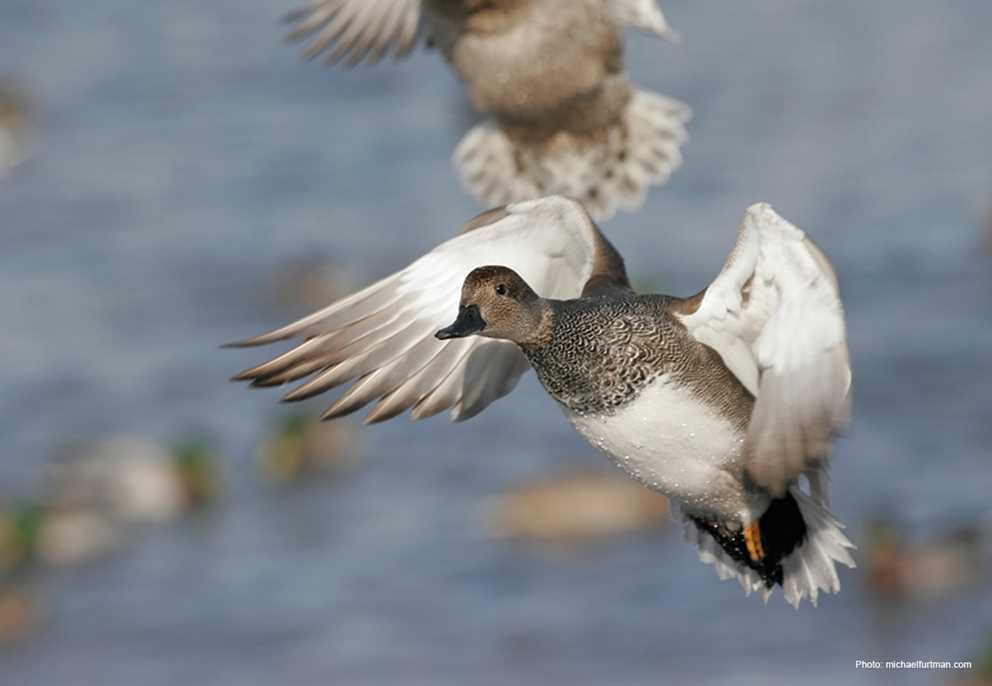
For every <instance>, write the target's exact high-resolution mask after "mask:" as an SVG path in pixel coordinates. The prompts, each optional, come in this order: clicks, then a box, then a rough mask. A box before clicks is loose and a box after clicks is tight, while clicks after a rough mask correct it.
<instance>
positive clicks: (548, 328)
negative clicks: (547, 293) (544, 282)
mask: <svg viewBox="0 0 992 686" xmlns="http://www.w3.org/2000/svg"><path fill="white" fill-rule="evenodd" d="M555 303H556V301H554V300H546V299H544V298H540V299H538V301H537V302H536V303H535V304H534V305H533V307H534V308H535V313H534V321H535V324H534V326H533V327H532V328H531V329H530V331H529V332H528V334H527V336H525V337H524V338H521V339H520V340H517V341H516V344H517V345H519V346H520V348H521V350H523V351H524V353H525V354H526V355H527V356H528V357H530V356H531V355H532V354H533V353H536V352H538V351H540V350H543V349H544V348H546V347H547V346H548V345H550V344H551V340H552V338H553V337H554V325H555Z"/></svg>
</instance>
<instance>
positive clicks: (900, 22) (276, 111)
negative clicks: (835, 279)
mask: <svg viewBox="0 0 992 686" xmlns="http://www.w3.org/2000/svg"><path fill="white" fill-rule="evenodd" d="M285 9H287V6H286V5H285V4H284V2H283V1H282V0H259V1H256V2H250V3H244V2H236V1H235V0H214V2H210V3H196V2H169V3H134V2H125V1H124V0H89V1H88V2H76V1H74V0H48V1H47V2H44V3H41V2H37V1H36V0H5V1H4V2H3V3H2V4H0V73H3V74H6V75H8V76H12V77H15V78H16V79H17V80H18V81H19V82H20V83H21V84H23V85H24V86H25V87H27V88H28V89H29V90H30V92H31V94H32V96H33V97H34V99H35V101H36V103H37V104H38V107H39V111H40V120H39V123H38V129H39V135H38V137H37V139H36V140H35V141H34V144H33V151H32V152H33V159H32V161H30V162H28V163H26V164H25V165H24V166H23V167H21V168H20V169H18V171H17V173H16V174H14V175H13V176H12V177H11V178H9V179H7V180H5V181H3V182H2V186H0V236H2V242H3V249H2V250H0V321H2V322H3V328H4V332H3V336H2V340H3V342H2V353H3V354H2V355H0V379H2V383H3V391H2V394H0V435H2V436H3V437H4V448H5V450H4V452H5V456H4V458H3V460H2V461H0V490H2V492H3V494H6V495H11V494H17V493H21V492H28V491H30V489H32V488H33V487H34V485H35V482H36V480H37V475H38V473H39V472H40V470H41V468H42V466H43V464H44V463H45V461H46V460H47V459H48V456H49V455H50V454H51V452H52V451H53V450H55V449H57V448H58V447H60V446H61V445H63V444H65V443H66V442H69V441H74V440H80V439H93V438H98V437H101V436H103V435H105V434H107V433H128V434H138V435H144V436H150V437H154V438H160V439H168V438H169V437H172V436H175V435H176V434H177V433H180V432H186V431H190V430H195V431H200V432H204V433H205V434H207V435H208V436H210V437H212V438H213V439H214V440H216V441H217V442H218V444H219V445H220V447H221V448H222V449H223V451H224V453H225V454H226V455H227V456H229V458H230V459H229V461H228V463H227V485H228V493H227V498H226V502H225V504H224V505H223V506H222V507H221V508H219V510H218V511H217V512H215V513H214V514H212V515H209V516H207V517H205V518H203V519H200V520H194V521H191V522H189V523H186V524H182V525H178V526H175V527H171V528H165V529H161V530H158V531H156V532H154V533H152V534H151V535H150V536H149V537H148V538H147V539H146V540H145V541H143V542H142V543H141V544H139V545H138V546H136V547H135V548H133V549H132V550H129V551H128V552H126V553H125V554H123V555H121V556H119V557H117V558H115V559H113V560H112V561H110V562H108V563H106V564H101V565H97V566H93V567H88V568H84V569H82V570H79V571H75V572H65V573H61V574H59V575H57V576H56V577H55V578H54V579H52V580H51V582H50V583H49V585H50V586H51V593H52V598H51V607H52V618H51V626H50V627H49V628H48V630H47V631H46V632H45V633H44V634H43V635H42V636H41V637H40V638H39V639H38V640H36V641H33V642H29V643H25V644H23V645H21V646H19V647H18V648H17V649H16V650H10V651H6V652H3V653H0V681H2V683H3V684H5V686H6V685H10V686H15V685H17V686H20V685H25V686H26V685H36V684H37V685H39V686H41V685H45V686H48V685H52V684H107V685H113V684H135V683H141V684H143V685H145V686H156V685H159V684H161V685H162V686H165V685H169V686H171V685H172V684H176V683H192V684H216V685H218V686H235V685H236V686H246V685H250V684H271V683H285V684H332V683H333V684H339V683H340V684H498V683H509V682H526V683H541V684H566V683H567V684H605V683H609V684H647V683H668V682H684V683H710V684H720V683H727V684H742V683H745V684H746V683H762V684H764V683H782V684H792V683H797V682H799V681H800V680H801V681H802V683H824V684H827V683H829V684H834V683H887V682H891V681H892V680H893V679H895V678H898V679H899V681H900V682H906V683H934V682H935V681H940V680H942V679H944V678H946V677H947V676H949V675H943V674H939V673H933V672H903V673H899V674H893V673H891V672H864V671H860V672H859V671H855V669H854V661H855V660H856V659H861V658H867V659H871V658H879V659H883V660H884V659H898V658H904V659H947V660H951V659H958V658H969V657H973V656H970V655H969V650H970V649H971V646H972V638H973V637H974V636H976V635H977V633H978V632H979V631H980V630H981V629H983V628H985V627H986V626H987V625H988V624H989V622H990V621H992V593H990V592H989V591H990V590H992V584H990V583H989V582H988V581H986V583H985V584H984V585H983V586H980V587H978V588H976V589H973V590H968V591H963V592H962V593H960V594H958V595H955V596H952V597H951V598H950V599H949V600H946V601H943V602H939V603H938V602H933V603H920V604H916V605H911V606H909V607H905V608H902V609H894V610H893V609H889V610H883V609H880V608H879V606H878V605H877V604H876V603H875V602H874V601H873V600H872V598H871V597H870V595H869V594H868V592H867V590H866V588H865V586H864V583H863V580H862V579H863V577H862V575H861V573H860V572H859V571H855V572H842V573H841V577H842V582H843V584H844V590H843V592H842V593H841V594H840V595H839V596H837V597H828V598H825V599H824V600H823V601H822V602H821V607H820V608H819V609H817V610H813V609H812V608H810V607H808V606H806V607H803V608H802V610H801V611H800V612H798V613H797V612H795V611H793V610H792V608H790V607H788V606H787V605H786V604H785V603H784V602H783V601H782V599H781V596H780V594H776V595H775V596H774V597H773V598H772V599H771V601H770V602H769V603H768V605H767V607H766V606H764V605H762V603H761V601H760V600H756V599H755V598H745V597H743V594H742V593H741V591H740V589H739V587H737V586H736V585H735V584H732V583H729V582H728V583H721V582H719V581H718V580H717V579H716V578H715V575H714V573H713V571H712V569H710V568H708V567H704V566H703V565H701V564H700V563H699V562H698V560H697V558H696V553H695V551H694V550H692V549H691V548H689V547H688V546H686V545H685V544H683V543H682V542H681V540H680V537H679V536H678V535H676V534H674V533H673V534H671V535H668V536H663V537H649V538H640V539H632V540H623V541H618V542H616V543H615V544H611V545H609V546H607V547H606V548H603V549H599V550H596V551H594V552H590V553H586V554H572V555H560V554H551V553H549V554H544V553H540V552H537V551H534V550H526V549H520V548H516V547H512V546H508V545H505V544H494V543H492V542H490V541H488V540H486V539H485V538H484V536H483V533H482V529H481V527H480V526H479V522H478V506H479V500H480V498H481V497H482V496H486V495H490V494H492V493H495V492H498V491H500V490H502V489H504V488H507V487H509V486H511V485H513V484H517V483H520V482H521V481H523V480H526V479H528V478H530V477H533V476H537V475H540V474H544V473H546V472H548V471H550V470H552V469H556V468H560V467H563V466H565V465H575V466H589V465H594V464H598V462H597V460H598V459H599V458H597V457H596V456H595V455H592V454H591V453H590V451H589V449H588V448H586V447H585V446H584V445H583V444H582V442H581V440H580V439H579V438H578V437H577V436H576V435H575V434H574V432H573V431H572V429H571V428H570V427H569V425H568V424H567V423H566V421H565V420H564V419H563V418H562V416H561V415H560V413H559V411H558V410H557V409H556V407H555V406H554V404H553V403H552V401H551V400H550V399H548V398H547V397H546V396H545V395H544V394H543V393H542V392H541V390H540V389H539V387H538V386H537V384H536V382H535V381H534V380H533V378H531V379H529V380H528V381H526V382H525V383H522V384H521V387H520V388H519V389H518V390H517V391H516V392H515V393H514V394H513V395H512V398H508V399H504V400H502V401H500V402H498V403H496V404H495V405H494V406H493V407H492V408H490V409H489V410H488V411H487V412H486V413H484V414H483V415H482V416H480V417H479V418H477V419H476V420H473V421H472V422H469V423H467V424H463V425H458V426H451V425H448V424H447V423H446V422H445V420H444V419H442V418H438V419H434V420H431V422H430V423H428V424H411V423H409V422H406V421H403V420H399V421H393V422H391V423H389V424H386V425H382V426H377V427H374V428H369V429H366V430H363V432H362V436H361V438H362V445H363V451H364V454H365V457H366V464H365V467H364V468H363V469H362V470H360V471H359V472H358V473H357V474H356V475H354V476H353V477H350V478H348V479H347V480H344V481H341V482H338V483H334V484H332V485H330V486H327V487H318V486H314V487H308V488H304V489H301V490H298V491H293V492H292V493H291V494H287V493H285V492H272V491H271V490H267V489H265V488H263V486H262V485H261V484H260V483H259V480H258V478H257V474H256V471H255V464H254V462H255V456H254V446H255V444H256V442H257V441H258V440H259V438H260V437H261V435H262V433H263V432H264V431H265V429H266V427H267V426H269V425H270V424H271V422H272V420H273V418H275V417H276V416H278V415H279V414H280V412H282V409H281V408H280V407H279V406H277V404H276V402H275V401H276V398H277V396H276V395H275V394H273V393H249V392H248V391H246V390H245V389H244V388H242V387H238V386H234V385H232V384H228V383H227V381H226V379H227V377H228V376H229V375H230V374H231V373H233V372H234V371H237V370H238V369H240V368H241V367H244V366H246V365H248V364H249V363H251V362H253V361H258V360H259V359H260V357H259V356H258V354H257V351H256V352H255V353H253V352H251V351H249V352H230V351H221V350H219V349H218V347H217V346H218V344H219V343H221V342H223V341H226V340H230V339H233V338H238V337H242V336H245V335H248V334H253V333H257V332H259V331H261V330H263V329H265V328H268V327H271V326H275V325H277V324H280V323H283V322H284V320H285V318H286V316H287V315H286V313H285V312H280V311H278V310H277V309H275V308H272V307H270V306H268V305H267V303H268V299H269V296H268V289H269V287H270V284H271V282H272V279H273V275H274V274H275V273H276V271H277V270H278V268H279V267H280V266H281V265H285V264H287V263H288V262H289V261H291V260H294V259H299V258H301V257H313V256H315V255H317V256H320V255H323V256H325V257H326V259H327V260H328V261H333V262H337V263H339V264H347V265H349V268H350V270H351V272H352V273H353V274H357V275H359V278H360V279H361V280H367V279H372V278H375V277H378V276H380V275H382V274H384V273H387V272H388V271H391V270H393V269H395V268H398V267H400V266H402V265H403V264H405V263H406V262H408V261H409V260H411V259H412V258H414V257H416V256H417V255H419V254H420V253H421V252H422V251H424V250H426V249H427V248H429V247H431V246H432V245H434V244H435V243H437V242H439V241H440V240H442V239H443V238H445V237H447V236H449V235H450V234H452V232H453V231H454V230H455V229H456V228H457V227H458V226H459V224H460V223H461V222H462V221H464V220H465V219H467V218H468V217H469V216H471V215H472V214H474V213H475V212H476V210H477V208H475V207H474V206H473V204H472V202H471V201H470V200H469V199H468V198H467V197H466V196H465V195H463V194H462V193H461V191H460V190H459V188H458V187H457V182H456V180H455V176H454V174H453V172H452V170H451V168H450V167H449V162H448V159H449V155H450V153H451V151H452V149H453V147H454V145H455V143H456V142H457V140H458V138H459V137H460V135H461V134H462V131H463V126H464V123H465V117H464V114H463V104H462V102H461V93H460V90H459V88H458V86H457V84H456V83H455V81H454V78H453V77H452V76H451V74H450V73H449V72H448V71H447V70H446V69H445V68H444V66H443V65H442V64H441V63H440V61H439V60H438V59H437V58H436V57H435V56H431V55H425V54H419V55H417V56H416V57H415V58H414V59H412V60H410V61H408V62H406V63H403V64H401V65H392V66H390V65H383V66H380V67H379V68H364V69H356V70H354V71H351V72H342V71H334V70H324V69H320V68H318V67H317V66H314V65H309V66H307V65H303V64H301V63H300V61H299V59H298V56H297V51H296V50H294V49H291V48H287V47H285V46H283V45H282V44H281V41H280V32H281V31H282V29H281V28H280V26H279V24H278V22H277V20H278V18H279V17H280V15H281V14H282V12H283V11H284V10H285ZM665 9H666V12H667V14H668V15H669V18H670V20H671V21H672V23H673V24H674V26H675V27H676V28H677V29H678V30H679V32H680V33H681V35H682V37H683V42H682V44H681V45H668V44H662V43H658V42H657V41H654V40H651V39H649V38H647V37H641V36H638V37H635V38H633V39H632V41H631V45H630V50H629V53H628V66H629V69H630V71H631V73H632V75H633V78H634V80H635V81H636V82H638V83H639V84H641V85H642V86H646V87H650V88H653V89H656V90H658V91H660V92H663V93H666V94H670V95H673V96H675V97H678V98H681V99H683V100H685V101H686V102H688V103H690V104H691V105H692V107H693V109H694V111H695V119H694V121H693V123H692V125H691V135H692V141H691V142H690V144H689V145H688V146H687V147H686V148H685V156H686V162H685V166H684V167H683V168H682V169H681V170H680V171H679V172H678V173H677V174H676V175H675V176H674V178H673V180H672V182H671V183H670V184H669V185H668V186H667V187H666V188H664V189H662V190H660V191H655V192H653V193H652V194H651V195H650V198H649V200H648V202H647V204H646V206H645V207H644V209H643V210H642V211H641V212H640V213H638V214H636V215H629V216H622V217H618V218H617V219H615V220H613V221H611V222H608V223H607V224H606V225H605V229H606V231H607V232H608V233H609V234H610V236H611V237H612V238H613V239H614V241H615V242H616V244H617V245H618V247H619V248H620V249H621V251H622V252H624V253H625V254H626V255H627V258H628V267H629V269H630V271H631V273H632V274H633V275H634V276H635V278H637V279H638V280H640V281H641V282H646V283H650V284H652V285H653V286H655V287H657V288H659V289H664V290H665V291H668V292H672V293H676V294H685V293H689V292H695V291H696V290H698V289H699V288H700V287H702V286H703V285H704V284H705V283H707V282H708V280H709V279H710V278H711V277H712V275H713V274H715V272H716V271H717V270H718V268H719V267H720V265H721V264H722V261H723V259H724V258H725V256H726V255H727V253H728V252H729V250H730V248H731V246H732V244H733V240H734V231H735V227H736V224H737V221H738V220H739V218H740V216H741V214H742V212H743V210H744V208H745V207H746V206H747V205H748V204H750V203H752V202H755V201H759V200H766V201H769V202H771V203H773V204H774V205H775V206H776V207H777V208H778V209H779V210H780V211H781V212H782V214H784V215H785V216H786V217H787V218H789V219H791V220H792V221H794V222H796V223H797V224H799V225H800V226H802V227H803V228H805V229H806V230H807V231H808V232H810V233H811V234H812V235H813V236H814V237H815V239H816V240H817V241H818V242H819V243H820V245H821V246H822V247H823V248H824V249H825V251H826V252H827V254H828V255H830V256H831V257H832V259H833V260H834V262H835V264H836V265H837V268H838V271H839V274H840V278H841V285H842V289H843V292H844V296H845V301H846V303H847V308H848V318H849V327H850V342H851V349H852V355H853V361H854V366H855V378H856V413H855V423H854V425H853V427H852V430H851V433H850V435H849V437H848V438H847V439H846V440H844V441H842V442H841V443H840V444H839V446H838V450H837V456H836V461H835V469H834V479H833V482H834V490H835V498H834V506H835V510H836V512H837V513H838V515H839V516H840V517H841V518H842V519H843V520H845V521H847V522H848V523H849V524H850V529H851V531H852V534H853V535H854V536H855V537H857V536H858V535H859V533H860V525H859V522H860V521H862V518H863V516H864V515H865V514H866V513H868V512H871V511H874V510H876V509H878V508H889V509H892V510H894V511H896V512H899V513H901V514H902V515H903V516H904V517H906V518H908V520H909V521H910V522H912V523H913V524H914V525H916V526H919V527H924V528H926V527H931V526H934V525H935V523H940V522H946V521H954V520H955V519H956V518H959V517H973V516H974V515H975V514H976V513H981V512H985V511H987V510H988V507H989V505H988V503H989V493H990V492H992V463H990V458H992V449H990V445H992V421H990V420H992V416H990V407H992V403H990V400H989V392H990V388H992V386H990V382H992V373H990V372H992V362H990V352H992V259H990V258H989V257H988V256H985V255H983V254H981V252H980V250H979V248H980V245H981V240H980V230H981V222H982V217H983V215H984V212H985V211H986V209H987V207H988V205H989V204H990V203H992V168H990V165H989V153H990V152H992V149H990V148H992V119H990V117H989V111H990V110H992V51H990V49H989V43H988V27H989V26H990V25H992V4H990V3H988V2H985V1H984V0H951V1H949V2H941V3H905V2H899V1H898V0H879V1H878V2H871V3H864V2H859V1H857V0H837V1H835V2H830V3H823V2H812V1H811V0H810V1H806V0H804V1H801V2H795V1H786V0H766V1H764V2H761V3H705V2H689V0H669V2H667V3H665ZM324 402H326V401H325V400H323V399H322V400H321V401H319V403H317V404H315V405H314V406H313V408H312V409H314V410H316V409H318V408H319V407H320V406H321V404H322V403H324ZM507 427H512V430H509V431H508V430H507Z"/></svg>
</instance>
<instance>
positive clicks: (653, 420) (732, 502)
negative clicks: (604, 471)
mask: <svg viewBox="0 0 992 686" xmlns="http://www.w3.org/2000/svg"><path fill="white" fill-rule="evenodd" d="M566 414H569V419H570V420H571V422H572V424H573V425H574V426H575V428H576V430H578V432H579V433H580V434H582V436H583V437H584V438H585V439H586V440H587V441H589V442H590V443H591V444H592V445H594V446H595V447H597V448H599V449H600V450H602V451H603V452H604V453H606V455H608V456H609V457H610V459H611V460H613V461H614V462H615V463H616V464H617V466H619V467H620V468H622V469H623V470H624V471H626V472H627V473H628V474H629V475H630V476H632V477H634V478H635V479H637V480H638V481H640V482H641V483H643V484H645V485H646V486H649V487H651V488H653V489H655V490H658V491H660V492H662V493H664V494H665V495H667V496H669V497H672V498H675V499H677V500H679V501H680V502H681V503H682V504H684V505H686V506H688V507H690V508H693V509H699V510H710V511H721V512H740V511H741V509H742V508H743V507H744V502H743V498H744V494H743V488H742V487H741V485H740V481H739V479H738V478H736V476H735V474H737V473H739V469H738V468H737V467H738V465H739V463H740V456H741V449H742V445H743V442H744V435H743V434H742V433H740V432H739V431H737V430H736V429H735V428H734V426H733V425H732V424H731V423H730V422H729V421H728V420H727V419H725V418H723V417H721V416H720V415H719V414H717V413H716V412H715V411H714V410H712V409H711V408H710V407H709V406H707V405H705V404H703V403H702V402H700V401H699V400H698V399H697V398H696V397H694V396H693V395H692V393H691V392H689V391H688V390H685V389H684V388H680V387H677V386H675V385H673V384H671V383H670V382H669V379H668V377H661V378H659V379H658V380H657V381H655V382H653V383H652V384H651V385H650V386H648V387H647V388H645V389H644V390H642V391H641V392H640V394H639V395H638V397H637V399H636V400H634V401H633V402H632V403H630V404H628V405H626V406H625V407H624V408H622V409H621V410H620V411H618V412H617V413H615V414H613V415H611V416H578V415H571V414H570V413H567V412H566Z"/></svg>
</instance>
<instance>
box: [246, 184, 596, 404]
mask: <svg viewBox="0 0 992 686" xmlns="http://www.w3.org/2000/svg"><path fill="white" fill-rule="evenodd" d="M494 216H498V218H497V219H495V221H493V222H492V223H490V224H488V225H483V226H481V227H479V228H476V229H474V230H472V231H470V232H468V233H463V234H461V235H459V236H457V237H455V238H452V239H451V240H449V241H446V242H445V243H442V244H441V245H439V246H438V247H436V248H435V249H434V250H432V251H431V252H429V253H427V254H426V255H424V256H423V257H421V258H420V259H418V260H416V261H415V262H413V263H412V264H411V265H410V266H408V267H407V268H406V269H403V270H402V271H400V272H397V273H396V274H393V275H391V276H388V277H386V278H385V279H383V280H381V281H379V282H378V283H375V284H373V285H371V286H369V287H368V288H365V289H364V290H362V291H359V292H358V293H355V294H354V295H351V296H349V297H347V298H344V299H342V300H339V301H338V302H336V303H333V304H331V305H329V306H328V307H326V308H324V309H323V310H320V311H318V312H315V313H314V314H312V315H310V316H308V317H304V318H303V319H301V320H299V321H297V322H295V323H293V324H290V325H288V326H285V327H283V328H281V329H277V330H276V331H273V332H271V333H268V334H265V335H262V336H258V337H256V338H252V339H249V340H247V341H243V342H241V343H236V344H232V345H236V346H254V345H263V344H267V343H272V342H275V341H280V340H286V339H289V338H297V337H298V338H302V339H304V340H303V342H302V343H300V344H299V345H297V346H296V347H295V348H293V349H291V350H289V351H288V352H286V353H284V354H282V355H280V356H278V357H276V358H274V359H272V360H270V361H268V362H266V363H264V364H261V365H258V366H257V367H253V368H251V369H246V370H245V371H243V372H241V373H240V374H238V375H236V376H235V379H238V380H250V381H251V382H252V384H253V385H255V386H278V385H281V384H284V383H287V382H289V381H296V380H299V379H304V378H306V377H310V378H309V379H308V380H307V381H305V382H304V383H303V384H301V385H300V386H298V387H296V388H295V389H293V390H292V391H290V392H289V393H288V394H287V395H286V396H285V398H284V399H286V400H302V399H304V398H309V397H312V396H314V395H317V394H320V393H323V392H325V391H327V390H330V389H331V388H334V387H336V386H340V385H342V384H345V383H348V382H354V383H353V385H352V386H351V388H349V389H348V390H347V391H346V392H345V393H344V395H342V396H341V398H339V399H338V401H337V402H336V403H335V404H334V405H332V406H331V407H330V408H329V409H328V410H327V412H325V414H324V416H325V417H326V418H330V417H337V416H340V415H344V414H348V413H350V412H353V411H355V410H357V409H359V408H360V407H362V406H364V405H366V404H368V403H370V402H372V401H374V400H378V401H379V402H378V404H377V405H376V406H375V407H374V408H373V410H372V412H371V413H370V414H369V416H368V418H367V421H383V420H385V419H389V418H391V417H394V416H396V415H398V414H401V413H402V412H405V411H406V410H409V409H412V414H413V416H414V418H417V419H419V418H422V417H428V416H431V415H433V414H436V413H438V412H441V411H443V410H445V409H449V408H450V409H451V411H452V418H453V419H455V420H462V419H467V418H468V417H471V416H473V415H475V414H477V413H478V412H480V411H481V410H482V409H484V408H485V407H486V406H487V405H489V404H490V403H491V402H493V401H494V400H496V399H497V398H499V397H501V396H503V395H505V394H507V393H509V392H510V391H511V390H512V389H513V387H514V386H515V385H516V383H517V381H518V380H519V378H520V376H521V375H522V374H523V373H524V372H525V371H526V370H527V369H528V368H529V364H528V363H527V360H526V358H525V357H524V356H523V354H522V353H521V352H520V350H519V349H518V348H517V346H516V345H515V344H514V343H510V342H508V341H496V340H491V339H485V338H479V337H473V338H467V339H460V340H450V341H439V340H437V339H436V338H435V337H434V333H435V332H436V331H437V330H438V329H439V328H441V327H443V326H444V325H445V324H447V323H449V322H450V320H451V319H452V317H454V316H455V314H456V313H457V311H458V303H459V300H460V294H461V287H462V283H463V281H464V279H465V276H466V275H467V274H468V273H469V272H470V271H472V270H473V269H474V268H476V267H480V266H483V265H490V264H495V265H504V266H507V267H510V268H511V269H513V270H514V271H516V272H517V273H518V274H520V276H521V277H523V278H524V280H526V281H527V282H528V283H529V284H530V285H531V287H532V288H534V290H535V291H536V292H537V293H538V295H541V296H543V297H548V298H560V299H567V298H577V297H579V295H580V294H581V292H582V288H583V286H584V285H585V283H586V281H587V280H588V278H589V275H590V274H591V272H592V267H593V257H594V253H595V238H594V234H593V232H594V231H595V227H594V225H593V224H592V221H591V220H590V219H589V216H588V214H586V212H585V210H583V209H582V207H581V205H579V204H578V203H577V202H575V201H573V200H567V199H565V198H558V197H551V198H545V199H542V200H536V201H532V202H526V203H519V204H517V205H510V206H508V207H507V208H506V211H505V212H503V213H497V215H494Z"/></svg>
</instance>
